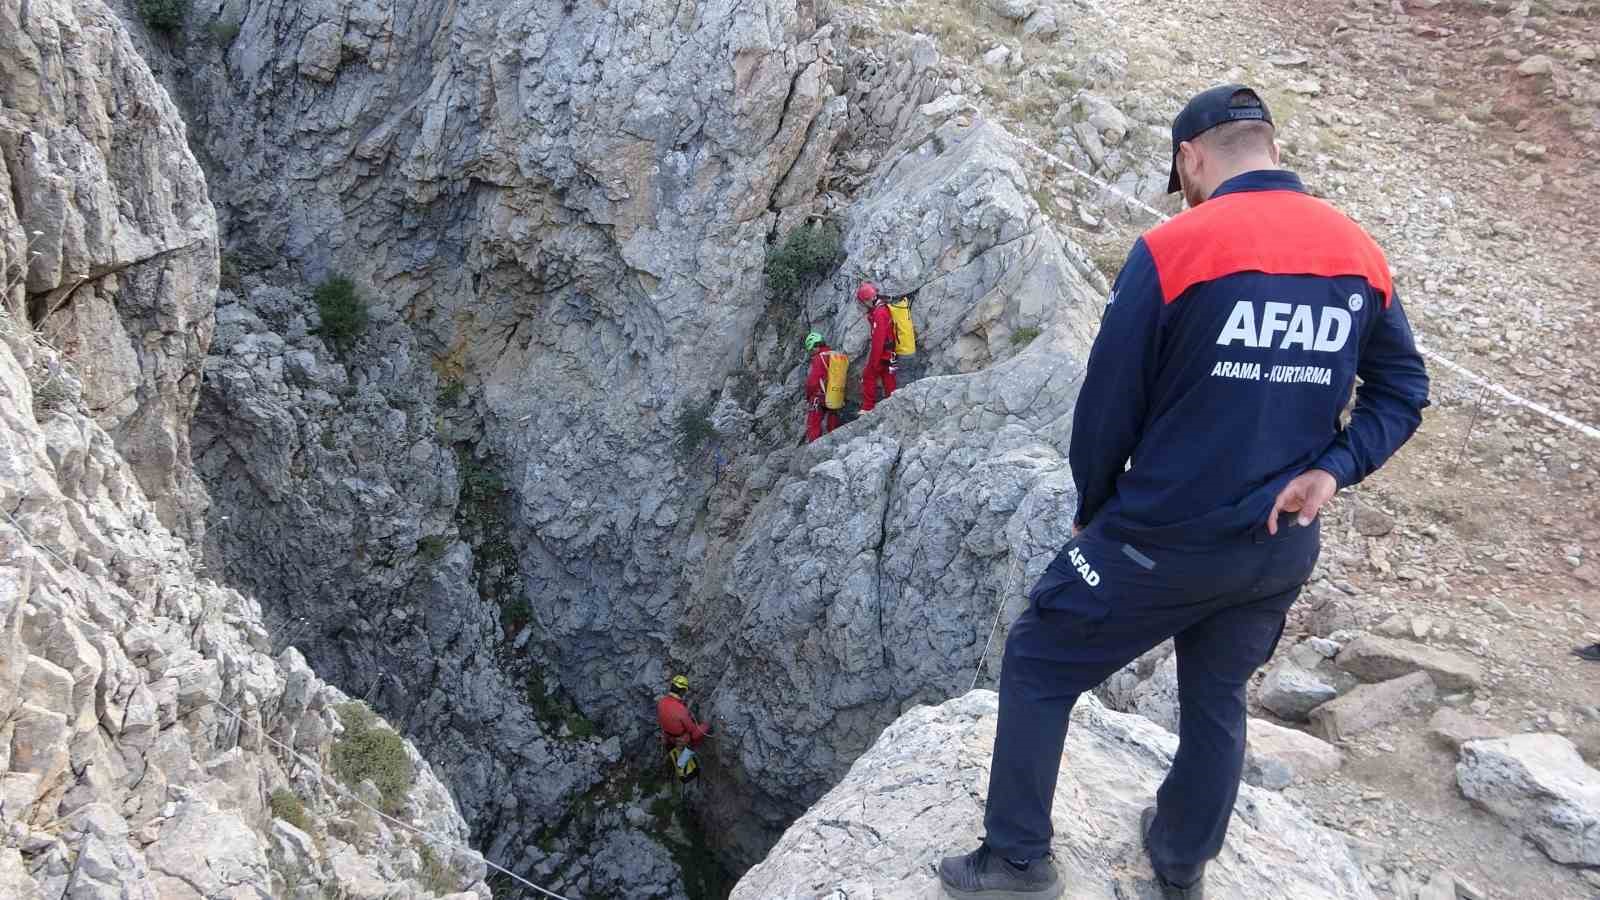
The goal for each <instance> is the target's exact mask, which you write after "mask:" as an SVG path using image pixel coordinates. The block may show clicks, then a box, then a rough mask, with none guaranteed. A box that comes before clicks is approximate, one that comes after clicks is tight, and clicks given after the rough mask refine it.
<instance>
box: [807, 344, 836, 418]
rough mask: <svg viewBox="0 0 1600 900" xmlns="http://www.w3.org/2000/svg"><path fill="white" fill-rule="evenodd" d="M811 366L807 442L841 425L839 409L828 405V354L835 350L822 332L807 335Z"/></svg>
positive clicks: (808, 376) (808, 375)
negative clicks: (823, 337)
mask: <svg viewBox="0 0 1600 900" xmlns="http://www.w3.org/2000/svg"><path fill="white" fill-rule="evenodd" d="M806 352H807V353H809V354H811V368H810V370H809V371H807V372H806V443H808V444H809V443H811V442H812V441H814V440H816V439H817V438H819V437H822V436H823V435H825V434H827V433H829V432H831V431H833V430H834V429H835V428H838V427H839V412H838V410H833V409H829V408H828V407H827V393H828V354H829V353H831V352H833V351H832V349H831V348H830V347H829V346H828V343H827V341H824V340H823V339H822V334H821V333H820V332H816V331H813V332H811V333H810V334H808V335H806Z"/></svg>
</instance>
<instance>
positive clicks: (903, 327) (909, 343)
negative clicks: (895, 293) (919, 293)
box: [889, 297, 917, 356]
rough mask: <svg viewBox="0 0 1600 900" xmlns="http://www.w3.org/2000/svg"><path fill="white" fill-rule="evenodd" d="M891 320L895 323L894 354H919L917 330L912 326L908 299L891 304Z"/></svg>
mask: <svg viewBox="0 0 1600 900" xmlns="http://www.w3.org/2000/svg"><path fill="white" fill-rule="evenodd" d="M889 318H890V319H892V320H893V321H894V353H895V355H896V356H910V355H912V354H913V353H916V352H917V330H916V328H914V327H913V326H912V324H911V301H910V300H909V299H908V298H906V297H901V298H900V299H899V300H896V301H894V302H893V303H890V304H889Z"/></svg>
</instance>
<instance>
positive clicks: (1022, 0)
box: [987, 0, 1039, 22]
mask: <svg viewBox="0 0 1600 900" xmlns="http://www.w3.org/2000/svg"><path fill="white" fill-rule="evenodd" d="M987 2H988V5H989V9H991V10H993V11H994V14H995V15H997V16H999V17H1000V18H1002V19H1010V20H1011V21H1013V22H1021V21H1022V20H1023V19H1026V18H1028V17H1029V16H1031V15H1033V13H1034V11H1035V10H1037V9H1038V8H1039V0H987Z"/></svg>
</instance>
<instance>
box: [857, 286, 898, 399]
mask: <svg viewBox="0 0 1600 900" xmlns="http://www.w3.org/2000/svg"><path fill="white" fill-rule="evenodd" d="M856 302H858V303H860V304H861V308H862V309H863V310H865V311H866V313H867V324H868V325H869V326H871V328H872V336H871V337H870V338H868V342H867V368H866V371H865V373H863V374H862V376H861V411H862V412H871V411H872V408H873V407H874V406H877V405H878V385H879V383H882V384H883V399H885V400H887V399H889V395H890V394H893V393H894V317H893V316H892V315H890V313H889V305H888V304H887V303H884V302H883V299H882V298H880V297H879V296H878V289H877V287H876V286H874V285H873V283H872V282H870V281H863V282H861V287H859V288H857V289H856Z"/></svg>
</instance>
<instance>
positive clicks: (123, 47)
mask: <svg viewBox="0 0 1600 900" xmlns="http://www.w3.org/2000/svg"><path fill="white" fill-rule="evenodd" d="M20 12H21V15H20V18H19V17H18V13H19V10H17V9H12V11H11V13H10V14H9V18H8V22H7V25H6V27H4V28H0V60H4V62H3V63H0V102H3V103H4V106H5V107H6V109H7V113H8V114H7V116H6V117H5V118H4V119H3V121H0V146H3V147H4V148H5V153H4V156H5V157H6V159H7V160H8V163H0V184H9V187H10V191H9V195H10V196H14V197H17V198H18V199H19V201H20V203H19V205H18V206H17V208H16V209H14V210H11V211H10V213H9V214H7V213H4V212H0V216H4V217H5V218H6V219H8V220H9V221H4V222H0V226H3V228H4V230H5V232H6V233H7V234H8V235H10V234H16V235H22V236H25V239H24V240H21V241H19V242H18V245H17V247H18V249H20V248H21V247H22V246H24V245H25V246H26V247H27V248H28V251H29V253H34V254H38V255H37V256H35V257H33V258H32V259H31V261H30V264H29V266H28V268H27V277H26V284H25V287H26V292H27V297H28V300H27V310H26V312H25V315H26V318H27V319H28V320H29V321H31V323H32V324H33V325H34V327H36V328H38V329H40V331H41V332H42V333H43V335H44V336H45V337H46V338H47V339H48V340H50V341H51V343H53V344H54V345H56V346H58V347H60V348H61V349H62V350H63V351H65V354H66V358H65V360H63V361H62V362H63V364H67V365H70V367H71V368H72V369H73V370H74V371H75V372H76V373H77V376H78V378H77V380H76V382H75V383H76V384H78V385H79V389H81V392H82V394H83V400H84V402H85V403H86V404H87V406H88V408H89V409H91V410H94V415H95V419H96V421H97V422H98V424H100V426H101V427H103V428H105V429H106V431H108V432H109V433H110V434H111V436H112V437H113V439H114V440H115V441H116V445H117V448H118V450H120V451H121V452H122V453H123V455H124V457H125V458H126V459H127V460H128V461H129V463H130V465H131V466H132V470H133V472H134V473H135V475H136V476H137V478H138V480H139V483H140V485H142V486H143V488H144V489H145V491H146V493H147V494H148V495H149V497H150V499H151V501H152V502H153V504H154V506H155V511H156V513H157V515H158V516H160V518H161V521H162V523H163V524H164V525H166V526H168V527H170V528H176V529H178V530H179V531H181V532H183V533H185V534H188V535H189V536H191V537H194V536H197V535H198V528H199V522H198V517H199V516H200V514H202V513H203V512H204V505H205V496H204V493H203V491H202V490H201V489H200V488H199V485H198V483H197V482H196V481H195V480H194V477H193V471H192V468H191V465H190V452H189V434H188V420H189V415H190V413H191V411H192V410H193V408H194V402H195V398H196V395H197V392H198V388H199V380H200V370H201V361H202V358H203V356H204V354H205V348H206V345H207V344H208V343H209V342H210V337H211V308H212V295H213V293H214V292H215V290H216V287H217V234H216V233H217V220H216V212H215V211H214V210H213V208H212V206H211V201H210V200H209V199H208V197H207V191H206V184H205V179H204V176H203V175H202V174H201V171H200V166H199V164H198V163H197V162H196V161H195V158H194V155H193V154H192V153H191V152H190V150H189V146H188V141H187V136H186V133H185V129H184V125H183V120H182V118H181V117H180V116H179V114H178V109H177V107H176V106H175V105H174V104H173V102H172V100H171V98H170V97H169V96H168V95H167V92H166V90H164V89H163V88H162V87H161V85H160V84H159V83H157V81H156V79H155V78H154V77H153V76H152V75H151V73H150V69H149V68H148V67H147V66H146V65H145V63H144V61H143V60H142V59H141V58H140V57H139V53H138V51H137V50H136V49H135V48H134V45H133V42H132V41H131V40H130V38H129V35H128V33H127V31H126V30H125V29H124V28H123V26H122V23H121V21H120V20H119V19H118V18H117V17H116V15H115V14H114V13H113V12H112V11H111V10H110V9H109V8H107V7H106V5H105V4H103V3H101V2H99V0H87V2H67V0H42V2H37V3H28V4H25V5H24V6H22V7H21V10H20ZM43 73H49V74H48V76H46V75H45V74H43ZM113 135H117V136H122V137H134V136H136V137H137V139H129V140H113V139H112V136H113ZM8 169H9V171H8ZM8 206H9V204H8ZM12 216H15V218H14V219H12V218H11V217H12ZM18 255H19V256H20V255H22V254H18ZM17 313H18V315H19V316H20V315H22V314H23V311H21V310H18V311H17ZM70 468H71V467H69V469H70ZM63 474H64V475H67V476H68V477H76V476H75V475H74V473H72V472H71V471H68V472H64V473H63ZM84 474H87V473H84Z"/></svg>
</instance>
